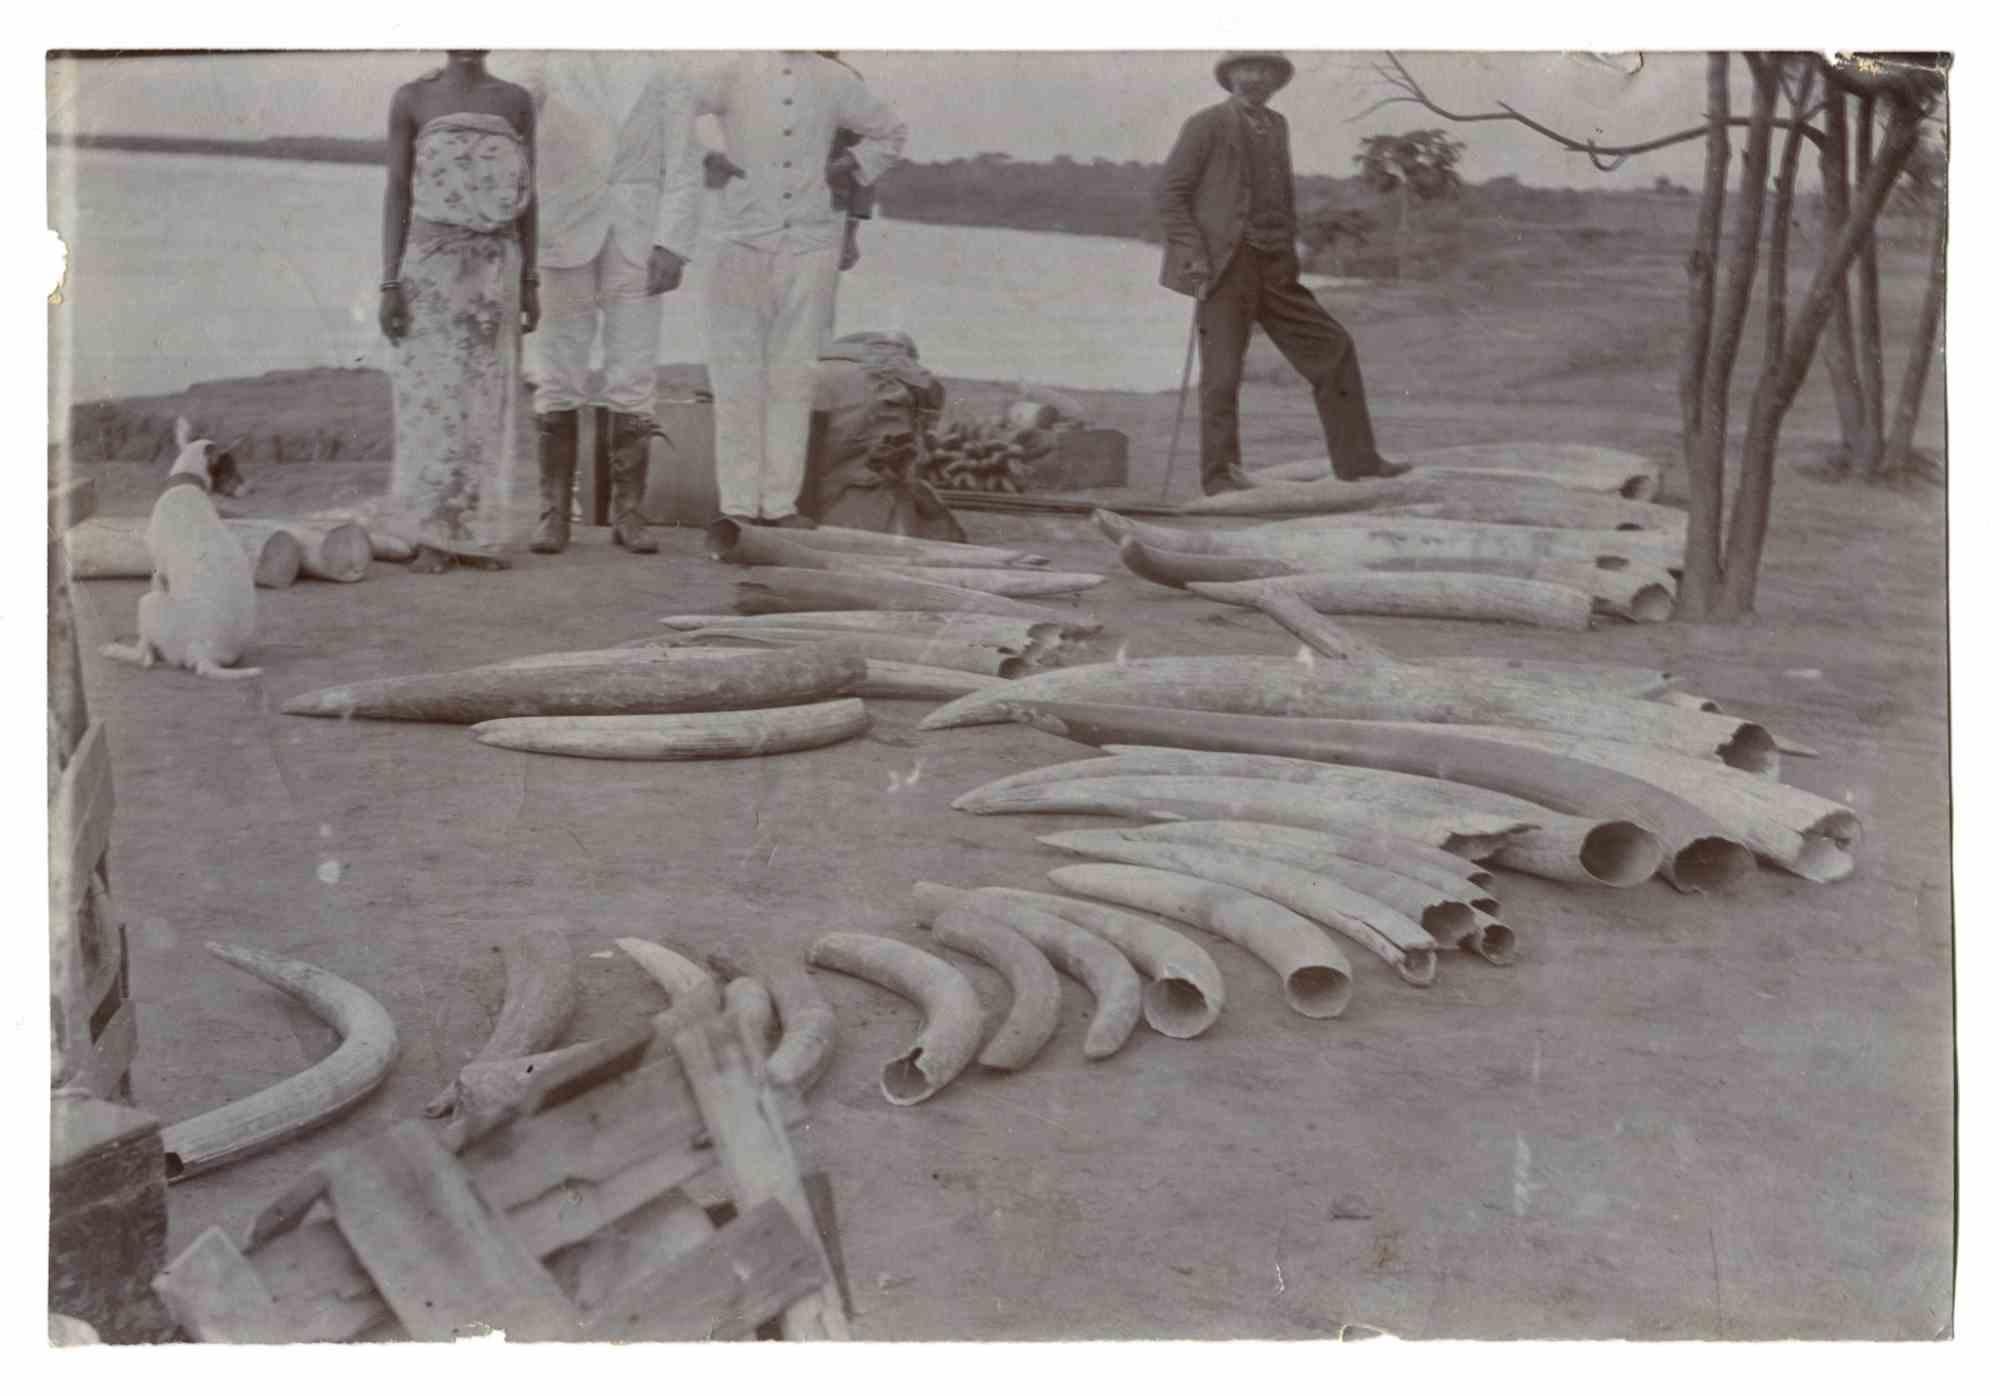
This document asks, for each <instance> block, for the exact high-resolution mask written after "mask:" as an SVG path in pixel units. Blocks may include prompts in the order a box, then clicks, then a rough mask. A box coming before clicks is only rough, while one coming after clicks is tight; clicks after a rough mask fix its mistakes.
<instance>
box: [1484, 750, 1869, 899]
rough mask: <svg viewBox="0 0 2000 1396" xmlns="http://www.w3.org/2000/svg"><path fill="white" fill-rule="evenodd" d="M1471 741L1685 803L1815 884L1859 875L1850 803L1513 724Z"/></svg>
mask: <svg viewBox="0 0 2000 1396" xmlns="http://www.w3.org/2000/svg"><path fill="white" fill-rule="evenodd" d="M1462 735H1463V736H1465V737H1466V738H1468V739H1477V740H1480V741H1489V742H1497V743H1501V744H1504V745H1507V746H1512V747H1521V748H1524V749H1527V750H1531V751H1538V752H1545V753H1547V754H1549V755H1550V756H1555V757H1562V758H1567V759H1571V760H1576V761H1582V762H1586V763H1588V764H1589V765H1591V766H1594V767H1601V768H1603V769H1604V770H1607V771H1612V772H1616V773H1617V774H1618V775H1619V776H1623V777H1627V778H1630V779H1632V780H1637V781H1642V782H1644V783H1645V784H1647V785H1649V786H1653V787H1655V788H1657V789H1659V790H1661V791H1663V792H1665V793H1666V794H1667V795H1669V796H1672V797H1674V798H1675V799H1678V800H1682V801H1685V802H1686V803H1687V804H1689V805H1691V806H1693V807H1694V808H1695V809H1696V810H1698V811H1700V812H1701V813H1702V814H1703V815H1704V816H1706V817H1707V818H1708V819H1710V820H1713V821H1714V823H1715V824H1716V826H1718V827H1719V828H1720V829H1721V830H1722V831H1723V832H1725V833H1727V834H1729V835H1730V836H1731V837H1733V838H1737V839H1740V840H1742V842H1743V843H1744V844H1745V846H1747V847H1748V848H1749V849H1750V851H1751V852H1753V853H1755V854H1756V855H1757V856H1758V857H1760V858H1763V859H1766V860H1767V861H1769V862H1772V863H1775V864H1776V865H1777V866H1779V867H1781V868H1783V869H1785V870H1786V871H1787V872H1790V873H1793V874H1795V875H1797V876H1799V877H1803V878H1806V879H1807V880H1808V881H1812V882H1835V881H1838V880H1840V879H1841V878H1843V877H1846V876H1847V875H1848V874H1849V873H1851V872H1853V870H1854V855H1853V848H1854V845H1855V843H1856V842H1858V841H1859V839H1860V837H1861V820H1860V819H1859V817H1857V816H1856V815H1855V813H1854V811H1853V810H1852V809H1850V808H1848V807H1847V806H1846V805H1842V804H1838V803H1836V802H1835V801H1832V800H1828V799H1825V798H1823V797H1822V796H1819V795H1814V794H1812V793H1811V792H1809V791H1805V790H1800V789H1798V788H1797V787H1796V786H1790V785H1785V784H1783V783H1781V782H1779V781H1776V780H1771V779H1766V778H1764V777H1762V776H1754V775H1750V774H1748V773H1747V772H1743V771H1732V770H1730V769H1729V768H1728V767H1726V766H1722V765H1718V764H1717V763H1715V762H1712V761H1701V760H1695V759H1690V758H1688V757H1683V756H1678V755H1676V754H1674V753H1673V752H1668V751H1656V750H1653V749H1651V748H1648V747H1641V746H1633V745H1631V744H1630V743H1627V742H1608V741H1603V740H1600V739H1596V738H1590V737H1564V736H1561V735H1559V734H1557V733H1554V732H1530V731H1526V730H1523V729H1519V728H1511V727H1466V728H1464V729H1463V732H1462Z"/></svg>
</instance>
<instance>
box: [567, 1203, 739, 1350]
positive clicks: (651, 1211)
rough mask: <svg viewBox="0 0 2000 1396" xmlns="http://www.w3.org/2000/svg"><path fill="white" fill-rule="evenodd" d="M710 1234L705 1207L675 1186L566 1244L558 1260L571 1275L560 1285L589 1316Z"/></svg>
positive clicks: (711, 1226)
mask: <svg viewBox="0 0 2000 1396" xmlns="http://www.w3.org/2000/svg"><path fill="white" fill-rule="evenodd" d="M714 1235H715V1223H714V1222H712V1221H710V1220H709V1217H708V1213H706V1212H704V1211H703V1210H702V1209H701V1208H699V1207H697V1206H695V1204H694V1203H692V1202H690V1201H688V1198H687V1194H686V1193H684V1192H681V1191H680V1190H679V1189H675V1190H674V1191H672V1192H670V1193H668V1194H666V1195H665V1196H664V1197H659V1198H656V1199H654V1200H653V1201H651V1202H649V1203H647V1204H646V1205H645V1206H644V1207H641V1208H639V1209H638V1210H637V1211H635V1212H633V1213H631V1214H630V1215H629V1216H624V1217H620V1218H619V1219H618V1220H617V1221H614V1222H611V1223H609V1224H608V1225H605V1226H603V1227H600V1228H599V1229H598V1230H597V1231H596V1232H595V1233H593V1234H592V1235H591V1236H590V1238H589V1239H588V1240H586V1241H584V1242H583V1243H581V1244H580V1245H575V1246H570V1247H568V1248H567V1249H565V1250H564V1251H563V1252H562V1254H561V1255H560V1256H559V1257H558V1258H557V1263H559V1264H560V1265H561V1266H562V1267H563V1270H564V1272H566V1273H567V1274H568V1275H569V1276H572V1277H573V1280H572V1279H563V1280H562V1285H563V1288H564V1289H566V1290H568V1291H569V1294H570V1296H571V1297H572V1298H573V1299H575V1301H576V1306H577V1307H578V1308H579V1309H582V1310H583V1311H584V1313H585V1315H586V1322H588V1316H589V1315H590V1314H592V1313H594V1312H595V1311H596V1310H597V1309H599V1308H601V1307H602V1306H603V1305H604V1303H605V1301H606V1300H608V1299H610V1298H612V1297H613V1296H614V1295H616V1294H618V1293H619V1292H620V1291H621V1290H623V1289H625V1287H626V1286H627V1285H629V1284H631V1283H632V1282H633V1281H634V1280H636V1279H637V1278H639V1277H640V1276H642V1275H649V1274H652V1273H653V1272H655V1271H657V1270H660V1269H662V1268H664V1267H665V1266H667V1265H668V1264H670V1263H672V1262H673V1261H674V1260H677V1259H679V1258H680V1257H682V1256H684V1255H687V1254H689V1253H690V1252H692V1251H695V1250H698V1249H700V1248H701V1247H702V1246H704V1245H706V1244H707V1243H708V1241H709V1240H710V1239H711V1238H712V1237H713V1236H714ZM550 1268H551V1269H552V1270H553V1269H555V1265H553V1264H552V1265H551V1266H550Z"/></svg>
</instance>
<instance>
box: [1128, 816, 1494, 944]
mask: <svg viewBox="0 0 2000 1396" xmlns="http://www.w3.org/2000/svg"><path fill="white" fill-rule="evenodd" d="M1119 832H1120V833H1127V831H1125V830H1120V831H1119ZM1127 836H1128V837H1132V838H1138V839H1142V840H1153V841H1157V842H1163V843H1183V844H1194V845H1197V846H1200V847H1205V848H1222V849H1231V850H1234V851H1235V852H1238V853H1248V854H1251V855H1252V856H1254V857H1261V858H1273V859H1276V860H1277V861H1278V862H1281V863H1295V864H1297V865H1298V866H1300V867H1302V868H1311V869H1313V870H1314V871H1316V872H1323V873H1325V874H1326V875H1327V876H1328V877H1330V878H1333V879H1334V880H1335V881H1336V882H1338V883H1340V885H1341V886H1343V887H1350V888H1352V889H1353V890H1354V891H1356V892H1359V893H1361V894H1362V895H1363V896H1367V897H1373V898H1374V899H1375V900H1376V901H1378V902H1380V903H1382V905H1384V906H1386V907H1390V908H1393V909H1394V910H1396V911H1400V912H1401V913H1403V915H1405V916H1407V917H1409V918H1410V920H1412V921H1414V922H1416V923H1417V924H1418V925H1419V926H1422V927H1423V928H1424V929H1425V930H1426V931H1428V932H1430V934H1431V938H1432V939H1434V940H1436V941H1437V942H1438V943H1439V944H1440V945H1468V944H1469V943H1471V942H1476V941H1477V940H1478V939H1479V922H1478V920H1477V914H1478V913H1477V909H1476V908H1475V907H1474V906H1473V905H1472V903H1473V902H1474V901H1483V902H1490V901H1491V898H1488V897H1485V896H1483V895H1482V894H1481V893H1480V890H1479V889H1478V888H1477V887H1474V886H1473V885H1472V884H1471V883H1469V882H1467V883H1464V884H1462V890H1461V891H1460V892H1459V893H1457V894H1454V893H1450V892H1444V891H1440V890H1439V889H1438V888H1436V887H1433V886H1432V885H1430V884H1429V883H1428V882H1425V881H1422V880H1421V879H1418V878H1413V877H1409V876H1406V875H1405V874H1403V873H1401V872H1398V871H1397V870H1395V869H1394V868H1385V867H1382V866H1380V865H1378V864H1374V863H1367V862H1363V861H1361V860H1359V859H1354V858H1343V857H1341V856H1340V855H1338V854H1328V853H1308V852H1306V851H1304V850H1303V849H1300V848H1298V847H1296V846H1289V845H1286V844H1283V843H1278V844H1270V843H1265V842H1263V841H1261V840H1259V839H1257V838H1256V837H1255V836H1248V837H1246V836H1244V835H1242V834H1215V833H1210V832H1206V831H1198V832H1195V833H1192V834H1190V833H1188V832H1187V830H1186V828H1185V827H1184V826H1183V825H1180V824H1157V825H1154V826H1152V827H1151V828H1147V829H1140V830H1132V831H1130V832H1129V833H1127Z"/></svg>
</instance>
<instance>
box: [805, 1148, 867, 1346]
mask: <svg viewBox="0 0 2000 1396" xmlns="http://www.w3.org/2000/svg"><path fill="white" fill-rule="evenodd" d="M800 1182H801V1183H802V1184H803V1186H804V1187H805V1190H806V1202H807V1204H808V1205H810V1206H811V1207H812V1214H813V1231H814V1233H815V1234H817V1235H818V1237H819V1244H820V1249H821V1250H823V1251H825V1252H826V1259H827V1263H828V1264H830V1265H831V1266H832V1267H833V1282H834V1284H835V1286H837V1287H838V1288H839V1290H840V1311H841V1312H842V1313H844V1314H846V1315H847V1316H848V1317H849V1318H853V1317H854V1290H853V1288H852V1287H851V1286H850V1285H849V1284H848V1282H847V1256H846V1255H845V1254H844V1253H843V1252H842V1250H841V1246H840V1219H839V1217H838V1216H836V1215H835V1213H834V1210H833V1180H832V1179H830V1178H828V1177H827V1176H826V1174H825V1173H824V1172H820V1171H817V1170H815V1171H814V1172H811V1173H808V1174H806V1176H805V1177H804V1178H802V1179H800Z"/></svg>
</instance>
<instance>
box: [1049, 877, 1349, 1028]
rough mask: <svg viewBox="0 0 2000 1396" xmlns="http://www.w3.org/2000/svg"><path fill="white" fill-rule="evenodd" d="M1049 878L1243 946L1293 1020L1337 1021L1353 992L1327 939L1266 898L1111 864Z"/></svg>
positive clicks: (1062, 885)
mask: <svg viewBox="0 0 2000 1396" xmlns="http://www.w3.org/2000/svg"><path fill="white" fill-rule="evenodd" d="M1048 876H1049V881H1051V882H1053V883H1055V885H1056V886H1058V887H1060V888H1062V889H1063V890H1064V891H1066V892H1077V893H1081V894H1082V895H1084V896H1089V897H1096V898H1098V899H1099V900H1102V901H1107V902H1115V903H1117V904H1118V905H1119V906H1128V907H1134V908H1137V909H1138V910H1140V911H1151V912H1156V913H1158V914H1159V915H1162V916H1171V917H1173V918H1174V919H1175V920H1177V921H1185V922H1187V923H1188V924H1189V925H1191V926H1199V927H1201V928H1202V929H1203V930H1205V931H1208V932H1210V933H1211V934H1214V935H1218V936H1221V937H1222V938H1223V939H1224V940H1227V941H1230V942H1232V943H1234V944H1236V945H1239V946H1241V947H1242V948H1243V949H1245V950H1247V951H1249V952H1250V953H1251V954H1252V955H1255V956H1256V957H1257V958H1258V959H1260V960H1262V961H1263V962H1264V963H1265V964H1267V965H1269V966H1270V967H1271V969H1272V970H1273V971H1274V972H1275V973H1276V974H1277V976H1278V982H1279V984H1280V985H1281V986H1282V988H1283V992H1284V995H1285V1002H1286V1003H1287V1004H1289V1005H1290V1006H1291V1009H1292V1011H1293V1012H1294V1013H1299V1014H1302V1015H1304V1016H1305V1017H1308V1018H1338V1017H1339V1016H1340V1015H1341V1013H1342V1011H1343V1010H1345V1009H1346V1007H1347V1001H1348V999H1349V997H1350V996H1351V995H1352V994H1353V992H1354V972H1353V970H1351V969H1350V968H1348V964H1347V957H1346V956H1345V955H1343V954H1341V953H1340V947H1339V946H1337V945H1335V944H1334V943H1333V940H1332V938H1331V937H1330V936H1328V935H1327V933H1326V932H1325V931H1324V930H1322V929H1321V928H1320V927H1319V926H1317V925H1315V924H1314V923H1313V922H1311V921H1308V920H1307V919H1306V918H1305V917H1303V916H1301V915H1299V914H1298V913H1297V912H1295V911H1293V910H1292V909H1291V908H1290V907H1286V906H1280V905H1279V904H1278V903H1277V902H1274V901H1272V900H1271V899H1270V898H1268V897H1260V896H1258V895H1256V894H1255V893H1254V892H1245V891H1243V890H1242V889H1241V888H1237V887H1229V886H1225V885H1223V884H1222V883H1219V882H1211V881H1208V880H1206V879H1204V878H1198V877H1192V876H1189V875H1188V874H1186V873H1178V872H1170V871H1167V870H1165V869H1158V868H1138V867H1130V866H1126V865H1124V864H1114V863H1080V864H1073V865H1071V866H1069V867H1063V868H1055V869H1053V870H1051V871H1050V873H1049V875H1048Z"/></svg>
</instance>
